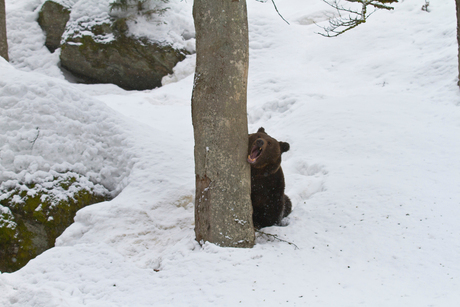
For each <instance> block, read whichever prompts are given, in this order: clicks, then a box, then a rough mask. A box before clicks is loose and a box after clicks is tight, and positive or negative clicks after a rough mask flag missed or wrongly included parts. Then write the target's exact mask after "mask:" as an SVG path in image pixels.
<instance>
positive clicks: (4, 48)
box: [0, 0, 9, 61]
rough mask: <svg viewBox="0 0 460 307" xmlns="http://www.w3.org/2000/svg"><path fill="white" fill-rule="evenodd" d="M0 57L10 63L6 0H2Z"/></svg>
mask: <svg viewBox="0 0 460 307" xmlns="http://www.w3.org/2000/svg"><path fill="white" fill-rule="evenodd" d="M0 56H1V57H3V58H4V59H5V60H7V61H9V59H8V42H7V40H6V12H5V0H0Z"/></svg>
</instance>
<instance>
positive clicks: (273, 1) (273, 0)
mask: <svg viewBox="0 0 460 307" xmlns="http://www.w3.org/2000/svg"><path fill="white" fill-rule="evenodd" d="M272 3H273V6H274V7H275V10H276V12H277V13H278V15H280V17H281V19H283V20H284V21H285V22H286V23H287V24H288V25H291V24H290V23H289V22H288V21H287V20H286V19H284V17H283V15H281V13H280V12H279V11H278V8H277V7H276V4H275V0H272Z"/></svg>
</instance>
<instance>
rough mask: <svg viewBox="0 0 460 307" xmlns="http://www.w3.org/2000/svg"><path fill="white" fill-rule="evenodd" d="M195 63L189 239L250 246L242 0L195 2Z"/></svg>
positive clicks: (245, 34) (246, 54)
mask: <svg viewBox="0 0 460 307" xmlns="http://www.w3.org/2000/svg"><path fill="white" fill-rule="evenodd" d="M193 17H194V21H195V30H196V51H197V63H196V71H195V83H194V89H193V95H192V121H193V128H194V135H195V174H196V194H195V235H196V239H197V241H199V242H201V241H209V242H211V243H214V244H217V245H219V246H226V247H252V246H253V245H254V227H253V224H252V204H251V196H250V194H251V177H250V166H249V164H248V163H247V161H246V156H247V147H248V127H247V108H246V96H247V78H248V63H249V49H248V45H249V43H248V21H247V12H246V1H245V0H195V1H194V5H193Z"/></svg>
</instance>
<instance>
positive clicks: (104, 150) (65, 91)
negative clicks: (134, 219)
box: [0, 59, 132, 193]
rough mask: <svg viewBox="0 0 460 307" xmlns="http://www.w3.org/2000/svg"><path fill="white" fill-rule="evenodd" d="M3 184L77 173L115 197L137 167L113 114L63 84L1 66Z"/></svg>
mask: <svg viewBox="0 0 460 307" xmlns="http://www.w3.org/2000/svg"><path fill="white" fill-rule="evenodd" d="M0 96H1V99H0V131H1V134H0V149H1V152H0V159H1V160H0V161H1V164H0V182H6V181H9V180H14V181H21V182H33V181H35V179H36V178H44V177H46V176H49V172H57V173H64V172H68V171H71V172H76V173H78V174H81V175H83V176H85V177H87V178H89V179H90V180H91V181H93V182H94V183H100V184H102V185H104V186H105V187H106V188H107V189H109V190H111V191H114V192H115V193H117V192H119V191H121V189H122V188H123V187H124V186H125V185H126V177H127V175H128V174H129V172H130V169H131V167H132V154H131V153H130V152H129V150H128V149H127V147H128V145H129V141H128V140H127V134H126V132H125V131H123V129H121V128H120V123H121V122H122V120H121V119H120V118H119V116H117V115H116V114H115V113H114V112H113V111H111V110H110V109H108V108H107V107H106V106H104V105H103V104H101V103H100V102H98V101H95V100H94V99H92V98H90V97H89V96H86V95H85V94H83V93H82V92H80V91H78V90H76V89H73V88H72V87H69V86H68V84H67V83H65V82H62V81H60V80H57V79H53V78H49V77H45V76H40V75H37V74H35V73H25V72H21V71H18V70H16V69H15V68H13V67H12V66H11V65H9V64H8V63H6V62H5V61H4V60H3V59H1V60H0Z"/></svg>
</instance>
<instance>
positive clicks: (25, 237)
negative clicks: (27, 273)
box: [0, 173, 111, 272]
mask: <svg viewBox="0 0 460 307" xmlns="http://www.w3.org/2000/svg"><path fill="white" fill-rule="evenodd" d="M96 190H97V192H96ZM0 195H3V196H2V197H1V198H0V205H1V206H3V210H2V211H0V213H1V212H3V213H1V215H0V271H2V272H13V271H16V270H18V269H20V268H21V267H23V266H24V265H26V264H27V262H28V261H29V260H30V259H32V258H34V257H35V256H37V255H38V254H40V253H42V252H43V251H45V250H46V249H49V248H51V247H53V246H54V243H55V240H56V238H57V237H58V236H59V235H61V234H62V232H63V231H64V230H65V229H66V228H67V227H68V226H69V225H70V224H72V223H73V219H74V217H75V214H76V212H77V211H78V210H79V209H81V208H83V207H85V206H88V205H91V204H94V203H97V202H101V201H106V200H109V199H110V198H111V197H110V194H109V191H108V190H106V189H105V188H103V187H102V186H100V185H95V184H93V183H91V182H89V181H87V179H86V178H84V177H82V176H80V175H78V174H75V173H65V174H59V175H58V176H54V177H53V178H49V179H47V180H43V181H41V182H30V183H17V184H16V185H15V187H14V188H9V189H6V188H4V187H3V185H2V186H1V187H0ZM5 207H6V208H8V209H5ZM0 209H1V207H0Z"/></svg>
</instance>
